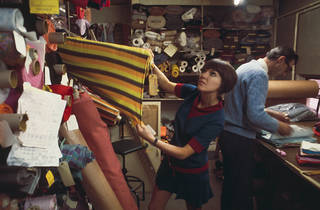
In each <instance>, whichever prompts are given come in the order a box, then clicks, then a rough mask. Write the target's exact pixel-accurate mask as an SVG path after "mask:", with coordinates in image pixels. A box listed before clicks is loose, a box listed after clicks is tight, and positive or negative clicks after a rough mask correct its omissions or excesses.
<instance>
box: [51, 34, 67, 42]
mask: <svg viewBox="0 0 320 210" xmlns="http://www.w3.org/2000/svg"><path fill="white" fill-rule="evenodd" d="M66 36H67V34H66V33H64V32H51V33H49V35H48V39H49V42H50V43H52V44H63V43H64V41H65V38H66Z"/></svg>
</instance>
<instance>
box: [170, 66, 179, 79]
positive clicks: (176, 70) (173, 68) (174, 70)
mask: <svg viewBox="0 0 320 210" xmlns="http://www.w3.org/2000/svg"><path fill="white" fill-rule="evenodd" d="M171 75H172V76H173V77H174V78H177V77H178V76H179V67H178V65H176V64H173V65H172V66H171Z"/></svg>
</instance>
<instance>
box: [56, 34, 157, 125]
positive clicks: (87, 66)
mask: <svg viewBox="0 0 320 210" xmlns="http://www.w3.org/2000/svg"><path fill="white" fill-rule="evenodd" d="M58 50H59V54H60V56H61V58H62V61H63V63H65V64H66V65H67V72H68V74H70V75H71V76H73V77H75V78H77V79H78V80H79V81H80V82H82V83H83V84H85V85H86V86H88V87H89V88H90V89H91V90H92V91H93V92H94V93H95V94H97V95H99V96H100V97H101V98H102V99H104V100H106V101H107V102H108V103H110V104H111V105H113V106H115V107H116V108H117V109H119V110H120V111H121V113H123V114H125V115H126V116H128V117H129V118H130V119H132V120H133V121H134V122H135V123H140V121H141V115H142V97H143V86H144V81H145V77H146V74H147V71H148V70H149V68H150V61H151V58H152V55H151V52H150V51H149V50H146V49H142V48H137V47H130V46H125V45H118V44H113V43H106V42H98V41H92V40H86V39H82V38H79V37H68V38H67V39H66V41H65V43H64V44H62V45H59V49H58Z"/></svg>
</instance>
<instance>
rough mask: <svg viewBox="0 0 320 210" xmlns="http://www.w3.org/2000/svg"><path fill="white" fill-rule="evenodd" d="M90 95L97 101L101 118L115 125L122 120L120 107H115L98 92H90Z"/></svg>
mask: <svg viewBox="0 0 320 210" xmlns="http://www.w3.org/2000/svg"><path fill="white" fill-rule="evenodd" d="M88 95H89V96H90V98H91V99H92V100H93V102H94V103H95V105H96V107H97V109H98V111H99V114H100V116H101V118H102V119H103V120H104V121H105V122H106V123H107V124H108V125H110V126H113V125H115V124H116V123H118V122H119V121H120V120H121V116H120V111H119V109H117V108H115V107H114V106H112V105H111V104H109V103H108V102H106V101H105V100H103V99H102V98H100V97H99V96H98V95H96V94H92V93H90V92H88Z"/></svg>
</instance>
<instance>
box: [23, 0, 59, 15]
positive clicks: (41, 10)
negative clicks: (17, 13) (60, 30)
mask: <svg viewBox="0 0 320 210" xmlns="http://www.w3.org/2000/svg"><path fill="white" fill-rule="evenodd" d="M29 7H30V13H31V14H33V13H37V14H59V0H41V1H39V0H30V1H29Z"/></svg>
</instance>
